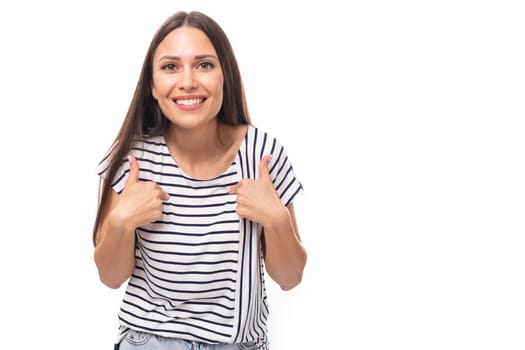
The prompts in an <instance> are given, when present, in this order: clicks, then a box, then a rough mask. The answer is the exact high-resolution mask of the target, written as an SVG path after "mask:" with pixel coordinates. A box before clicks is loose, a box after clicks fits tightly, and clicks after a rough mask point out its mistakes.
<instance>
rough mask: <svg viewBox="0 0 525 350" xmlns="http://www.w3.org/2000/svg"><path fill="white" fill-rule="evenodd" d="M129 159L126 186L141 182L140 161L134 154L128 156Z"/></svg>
mask: <svg viewBox="0 0 525 350" xmlns="http://www.w3.org/2000/svg"><path fill="white" fill-rule="evenodd" d="M128 160H129V174H128V178H127V180H126V186H125V187H128V186H129V185H132V184H134V183H137V182H139V162H138V161H137V159H136V158H135V157H133V156H132V155H130V156H128Z"/></svg>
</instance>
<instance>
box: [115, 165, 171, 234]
mask: <svg viewBox="0 0 525 350" xmlns="http://www.w3.org/2000/svg"><path fill="white" fill-rule="evenodd" d="M128 159H129V166H130V168H129V174H128V178H127V180H126V184H125V185H124V190H123V191H122V193H121V195H120V199H119V202H118V204H117V207H116V208H115V209H116V210H117V211H118V214H119V217H120V218H121V219H122V220H123V222H125V223H126V225H127V226H130V227H133V228H136V227H138V226H141V225H144V224H147V223H150V222H152V221H155V220H158V219H160V218H161V217H162V203H163V202H164V201H166V200H168V198H169V196H168V194H167V193H166V192H165V191H164V190H163V189H162V188H161V187H160V186H159V185H158V184H156V183H155V182H153V181H139V170H140V169H139V163H138V161H137V159H135V157H133V156H129V158H128Z"/></svg>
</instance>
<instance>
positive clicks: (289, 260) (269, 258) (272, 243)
mask: <svg viewBox="0 0 525 350" xmlns="http://www.w3.org/2000/svg"><path fill="white" fill-rule="evenodd" d="M296 230H297V225H296V224H295V218H294V217H293V216H292V215H290V211H289V210H288V208H283V211H282V213H281V214H280V217H279V218H276V219H275V220H274V221H273V222H272V224H267V225H266V226H265V227H264V240H265V264H266V270H267V271H268V274H269V275H270V277H272V279H273V280H274V281H275V282H277V283H278V284H279V286H280V287H281V288H282V289H283V290H290V289H292V288H294V287H295V286H297V285H298V284H299V283H300V282H301V279H302V276H303V271H304V267H305V264H306V257H307V254H306V250H305V249H304V247H303V245H302V243H301V241H300V239H299V235H298V233H297V232H296Z"/></svg>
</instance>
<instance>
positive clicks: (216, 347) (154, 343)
mask: <svg viewBox="0 0 525 350" xmlns="http://www.w3.org/2000/svg"><path fill="white" fill-rule="evenodd" d="M256 349H257V345H256V344H255V343H254V342H247V343H242V344H207V343H201V342H198V341H190V340H183V339H177V338H164V337H159V336H157V335H152V334H149V333H143V332H137V331H134V330H129V331H128V333H127V334H126V337H125V338H124V339H122V341H121V342H120V344H117V345H115V350H256Z"/></svg>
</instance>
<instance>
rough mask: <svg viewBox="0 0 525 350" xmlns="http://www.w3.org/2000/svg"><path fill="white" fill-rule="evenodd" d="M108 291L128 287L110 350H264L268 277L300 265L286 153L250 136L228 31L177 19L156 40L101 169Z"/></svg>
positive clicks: (97, 239) (285, 276) (284, 282)
mask: <svg viewBox="0 0 525 350" xmlns="http://www.w3.org/2000/svg"><path fill="white" fill-rule="evenodd" d="M98 173H99V175H100V176H101V190H100V202H99V207H98V211H97V215H96V220H95V224H94V231H93V242H94V245H95V251H94V258H95V263H96V265H97V268H98V271H99V275H100V279H101V281H102V282H103V283H104V284H105V285H107V286H109V287H111V288H119V287H120V286H121V285H122V283H124V282H127V286H126V291H125V295H124V298H123V301H122V305H121V309H120V313H119V324H120V332H119V337H118V339H117V341H116V348H120V349H122V350H126V349H190V348H199V349H268V336H267V326H266V321H267V317H268V311H269V310H268V304H267V300H266V292H265V286H264V276H265V271H266V272H267V273H268V275H269V276H270V277H271V278H272V279H273V280H274V281H275V282H276V283H278V284H279V285H280V286H281V288H282V289H283V290H289V289H291V288H294V287H295V286H296V285H297V284H298V283H300V281H301V278H302V274H303V269H304V267H305V263H306V251H305V249H304V247H303V246H302V244H301V240H300V237H299V233H298V229H297V223H296V219H295V214H294V209H293V204H292V203H293V200H294V198H295V197H296V196H297V195H298V194H299V193H301V192H302V189H303V188H302V185H301V183H300V182H299V180H298V179H297V178H296V176H295V173H294V170H293V167H292V165H291V163H290V161H289V159H288V157H287V155H286V153H285V151H284V149H283V147H282V146H281V144H280V143H279V142H278V141H277V140H276V139H275V138H274V137H272V136H271V135H270V134H268V133H266V132H264V131H263V130H260V129H258V128H257V127H255V126H253V125H252V124H251V122H250V118H249V115H248V111H247V107H246V101H245V99H244V90H243V85H242V80H241V76H240V73H239V68H238V65H237V62H236V59H235V56H234V53H233V50H232V47H231V45H230V43H229V40H228V38H227V36H226V35H225V33H224V32H223V30H222V29H221V28H220V26H219V25H218V24H217V23H216V22H215V21H214V20H213V19H211V18H210V17H208V16H206V15H204V14H202V13H199V12H190V13H186V12H177V13H175V14H174V15H172V16H171V17H170V18H168V19H167V20H166V21H165V22H164V23H163V24H162V26H161V27H160V28H159V29H158V31H157V33H156V34H155V35H154V37H153V40H152V42H151V44H150V47H149V49H148V51H147V53H146V57H145V61H144V65H143V68H142V71H141V74H140V77H139V81H138V84H137V87H136V90H135V94H134V96H133V99H132V102H131V105H130V108H129V111H128V113H127V115H126V118H125V119H124V122H123V124H122V127H121V129H120V131H119V133H118V135H117V137H116V139H115V141H114V143H113V144H112V147H111V148H110V150H109V151H108V153H107V154H106V156H105V157H104V158H103V160H102V161H101V163H100V164H99V166H98Z"/></svg>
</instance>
